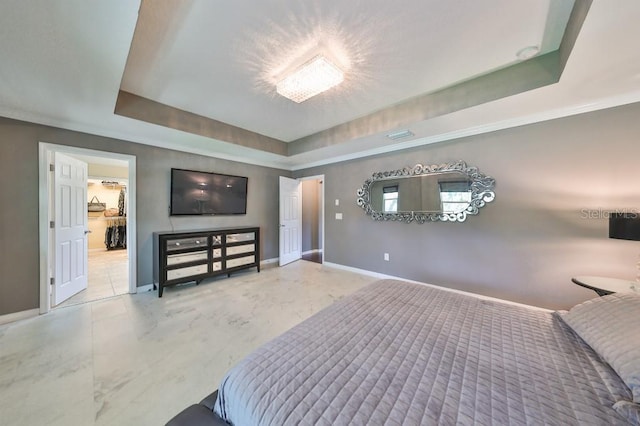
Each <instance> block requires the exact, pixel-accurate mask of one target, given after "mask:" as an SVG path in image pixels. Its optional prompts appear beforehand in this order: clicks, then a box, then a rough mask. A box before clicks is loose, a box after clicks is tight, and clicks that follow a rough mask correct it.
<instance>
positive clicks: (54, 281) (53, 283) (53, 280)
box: [49, 277, 56, 285]
mask: <svg viewBox="0 0 640 426" xmlns="http://www.w3.org/2000/svg"><path fill="white" fill-rule="evenodd" d="M49 283H50V284H51V285H56V279H55V278H53V277H51V278H49Z"/></svg>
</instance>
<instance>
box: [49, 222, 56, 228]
mask: <svg viewBox="0 0 640 426" xmlns="http://www.w3.org/2000/svg"><path fill="white" fill-rule="evenodd" d="M55 227H56V223H55V222H54V221H53V220H52V221H51V222H49V228H51V229H53V228H55Z"/></svg>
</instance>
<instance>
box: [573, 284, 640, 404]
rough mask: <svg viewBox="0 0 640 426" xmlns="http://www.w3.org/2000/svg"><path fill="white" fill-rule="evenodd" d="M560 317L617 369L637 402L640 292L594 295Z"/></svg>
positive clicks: (639, 364) (639, 373) (638, 390)
mask: <svg viewBox="0 0 640 426" xmlns="http://www.w3.org/2000/svg"><path fill="white" fill-rule="evenodd" d="M562 319H563V320H564V321H565V322H566V323H567V324H568V325H569V326H570V327H571V328H572V329H573V330H574V331H575V332H576V333H578V335H579V336H580V337H581V338H582V340H584V341H585V342H587V343H588V344H589V346H591V347H592V348H593V350H595V351H596V352H597V353H598V354H599V355H600V356H601V357H602V358H603V359H604V360H605V361H606V362H607V363H608V364H609V365H610V366H611V367H612V368H613V369H614V370H615V371H616V373H618V375H619V376H620V378H622V380H623V381H624V382H625V383H626V384H627V386H628V387H629V389H631V392H633V400H634V401H635V402H636V403H640V294H638V293H614V294H610V295H608V296H604V297H597V298H595V299H592V300H588V301H586V302H584V303H581V304H579V305H576V306H574V307H573V308H571V310H569V312H566V313H564V314H562Z"/></svg>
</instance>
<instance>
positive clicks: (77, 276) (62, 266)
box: [52, 152, 88, 305]
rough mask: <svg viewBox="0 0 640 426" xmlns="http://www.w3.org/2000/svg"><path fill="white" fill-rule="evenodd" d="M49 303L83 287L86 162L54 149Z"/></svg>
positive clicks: (70, 294) (84, 276) (84, 267)
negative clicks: (50, 297) (51, 292)
mask: <svg viewBox="0 0 640 426" xmlns="http://www.w3.org/2000/svg"><path fill="white" fill-rule="evenodd" d="M53 175H54V178H53V186H54V217H53V221H54V241H55V243H54V247H55V254H54V256H55V260H54V262H55V268H54V271H55V272H54V285H53V295H52V296H53V304H54V305H58V304H60V303H62V302H63V301H65V300H66V299H68V298H70V297H71V296H73V295H74V294H76V293H78V292H80V291H82V290H84V289H85V288H87V266H88V259H87V255H88V250H87V233H88V227H87V217H88V214H87V163H84V162H82V161H80V160H76V159H75V158H72V157H69V156H67V155H64V154H61V153H59V152H56V153H55V157H54V174H53Z"/></svg>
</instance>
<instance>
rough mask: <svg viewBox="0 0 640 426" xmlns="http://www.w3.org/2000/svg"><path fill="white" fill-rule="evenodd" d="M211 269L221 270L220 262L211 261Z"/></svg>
mask: <svg viewBox="0 0 640 426" xmlns="http://www.w3.org/2000/svg"><path fill="white" fill-rule="evenodd" d="M211 269H212V270H213V271H221V270H222V262H213V263H212V264H211Z"/></svg>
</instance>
